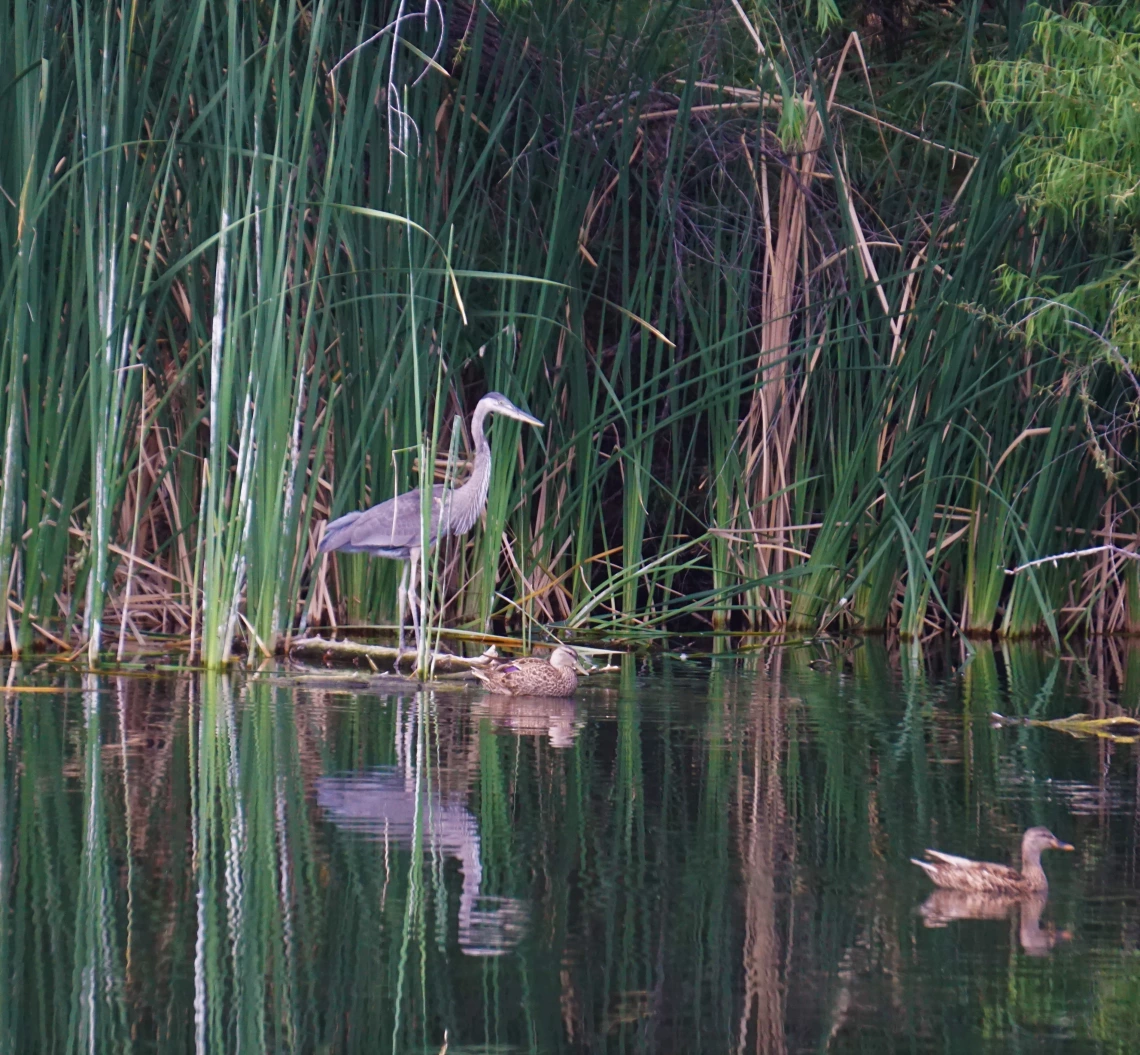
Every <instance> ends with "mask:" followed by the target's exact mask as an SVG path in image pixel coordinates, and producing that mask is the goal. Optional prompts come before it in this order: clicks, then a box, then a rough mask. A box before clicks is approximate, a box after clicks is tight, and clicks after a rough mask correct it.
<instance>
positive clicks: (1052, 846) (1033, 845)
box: [1021, 827, 1073, 858]
mask: <svg viewBox="0 0 1140 1055" xmlns="http://www.w3.org/2000/svg"><path fill="white" fill-rule="evenodd" d="M1072 848H1073V847H1072V844H1070V843H1063V842H1061V840H1060V839H1058V838H1057V836H1055V835H1054V834H1053V833H1052V832H1051V831H1049V829H1048V828H1042V827H1037V828H1030V829H1029V830H1028V831H1027V832H1026V833H1025V834H1024V835H1023V836H1022V837H1021V856H1022V857H1023V858H1025V857H1030V856H1033V857H1039V856H1040V855H1041V851H1042V850H1071V849H1072Z"/></svg>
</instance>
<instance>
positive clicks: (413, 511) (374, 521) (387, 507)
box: [320, 392, 543, 664]
mask: <svg viewBox="0 0 1140 1055" xmlns="http://www.w3.org/2000/svg"><path fill="white" fill-rule="evenodd" d="M488 414H502V415H503V416H504V417H508V418H514V419H515V420H516V421H524V422H526V423H527V424H528V425H534V426H535V428H542V427H543V425H542V422H541V421H539V420H538V418H536V417H534V416H533V415H531V414H528V413H526V411H523V410H520V409H519V408H518V407H516V406H515V405H514V403H512V402H511V401H510V400H509V399H507V397H506V396H504V395H502V394H501V393H499V392H488V393H487V395H485V396H484V397H483V398H482V399H481V400H479V402H478V404H477V405H476V407H475V413H474V414H473V415H472V417H471V438H472V440H473V441H474V444H475V464H474V466H473V468H472V470H471V476H470V478H469V479H468V480H467V482H466V483H465V484H462V485H461V486H460V487H454V488H452V487H447V486H445V485H444V484H436V485H435V486H434V487H433V488H432V498H431V517H430V520H429V531H428V540H427V543H428V547H429V548H430V547H432V546H434V545H435V544H436V542H438V541H439V539H441V538H447V537H448V536H449V535H463V534H466V533H467V532H468V531H470V530H471V526H472V525H473V524H474V523H475V521H476V520H478V519H479V514H480V513H481V512H482V511H483V509H484V507H485V506H486V505H487V489H488V487H489V486H490V483H491V444H490V443H489V442H488V441H487V437H486V436H485V435H484V434H483V422H484V421H485V420H486V418H487V415H488ZM422 524H423V518H422V513H421V508H420V492H419V490H418V489H417V490H414V491H405V492H404V493H403V494H402V495H397V496H396V497H395V498H389V499H388V501H386V502H381V503H380V504H379V505H374V506H372V507H371V508H370V509H364V510H357V511H355V512H352V513H345V514H344V516H342V517H339V518H338V519H336V520H334V521H332V523H330V524H328V525H327V526H326V528H325V533H324V537H323V538H322V539H321V544H320V551H321V553H333V552H339V553H367V554H368V555H369V556H372V557H387V558H388V559H389V560H400V561H403V562H404V570H403V573H402V574H401V576H400V586H399V591H398V593H397V607H398V608H399V615H400V642H399V646H398V647H397V654H396V662H397V664H398V663H399V662H400V656H401V655H402V654H403V652H404V610H405V608H406V607H407V604H408V601H409V600H410V601H411V611H412V627H413V629H414V631H415V635H416V651H417V653H418V652H419V651H420V643H421V635H422V622H423V620H422V618H421V615H422V607H421V602H420V598H419V596H418V595H417V593H416V569H417V566H418V564H419V562H420V559H421V557H422V555H423V554H422V542H423V533H422Z"/></svg>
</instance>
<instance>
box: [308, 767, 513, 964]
mask: <svg viewBox="0 0 1140 1055" xmlns="http://www.w3.org/2000/svg"><path fill="white" fill-rule="evenodd" d="M317 805H318V806H319V807H320V808H321V809H322V810H324V812H325V814H326V815H327V816H328V817H329V819H330V820H331V821H332V822H333V823H334V824H335V825H336V826H337V827H338V828H342V829H344V830H345V831H352V832H360V833H362V834H364V835H366V836H368V837H369V838H372V839H378V840H381V841H384V840H390V841H391V842H392V843H394V844H395V845H397V846H399V847H400V848H402V849H410V848H411V845H412V836H413V831H414V825H415V822H416V807H417V790H416V773H415V769H414V768H411V769H409V770H407V771H404V770H401V769H398V768H396V767H383V768H378V769H372V770H368V771H365V772H362V773H352V774H349V775H347V776H341V777H319V778H318V779H317ZM418 805H419V823H420V827H421V830H422V832H423V845H424V849H425V851H426V852H428V853H430V854H433V855H434V854H445V855H447V856H448V857H454V858H456V859H457V860H458V861H459V867H460V870H461V872H462V874H463V888H462V891H461V893H460V895H459V947H460V949H461V950H462V951H463V952H464V953H466V954H467V955H468V956H501V955H502V954H504V953H506V952H508V951H509V950H510V949H511V948H513V947H514V946H515V945H517V944H518V942H519V940H520V939H521V938H522V936H523V933H524V932H525V930H526V921H527V910H526V905H525V904H524V903H523V902H522V901H519V900H518V899H516V898H507V897H489V896H487V895H485V894H483V893H482V891H481V889H480V888H481V886H482V882H483V865H482V860H481V858H480V846H479V823H478V821H476V819H475V816H474V814H472V813H471V811H470V810H469V809H468V808H467V807H466V806H465V805H464V803H463V800H462V798H461V797H460V796H459V795H450V796H445V795H441V794H439V793H438V792H435V793H433V794H431V795H429V794H428V793H427V792H425V791H421V792H419V802H418Z"/></svg>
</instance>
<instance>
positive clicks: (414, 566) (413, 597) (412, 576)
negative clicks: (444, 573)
mask: <svg viewBox="0 0 1140 1055" xmlns="http://www.w3.org/2000/svg"><path fill="white" fill-rule="evenodd" d="M419 564H420V551H419V550H418V549H414V550H412V552H411V556H410V557H409V558H408V568H409V572H408V583H409V585H408V600H409V601H410V602H411V605H410V608H411V613H412V629H413V630H414V631H415V635H416V662H419V655H420V638H421V636H422V634H423V625H422V624H423V609H422V608H421V605H420V595H419V593H418V592H417V591H416V574H417V573H418V571H419Z"/></svg>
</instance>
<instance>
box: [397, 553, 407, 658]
mask: <svg viewBox="0 0 1140 1055" xmlns="http://www.w3.org/2000/svg"><path fill="white" fill-rule="evenodd" d="M403 565H404V567H403V570H402V571H401V572H400V585H399V587H397V589H396V608H397V610H398V611H399V613H400V642H399V644H398V645H397V646H396V667H397V668H399V666H400V658H401V657H402V656H403V654H404V614H405V612H406V611H407V607H408V569H409V567H410V565H409V564H408V562H407V561H404V562H403Z"/></svg>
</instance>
